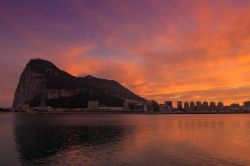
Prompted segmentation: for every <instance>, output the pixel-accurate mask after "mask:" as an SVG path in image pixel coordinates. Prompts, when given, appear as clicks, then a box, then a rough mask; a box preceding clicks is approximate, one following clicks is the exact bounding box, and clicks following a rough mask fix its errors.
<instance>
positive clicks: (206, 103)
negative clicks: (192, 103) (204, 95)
mask: <svg viewBox="0 0 250 166" xmlns="http://www.w3.org/2000/svg"><path fill="white" fill-rule="evenodd" d="M202 110H203V111H208V102H207V101H204V102H203V103H202Z"/></svg>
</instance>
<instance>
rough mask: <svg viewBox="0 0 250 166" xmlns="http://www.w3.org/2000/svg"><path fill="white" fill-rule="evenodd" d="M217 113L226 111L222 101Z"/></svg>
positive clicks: (219, 103)
mask: <svg viewBox="0 0 250 166" xmlns="http://www.w3.org/2000/svg"><path fill="white" fill-rule="evenodd" d="M217 111H218V112H221V111H224V104H223V103H222V102H221V101H220V102H218V104H217Z"/></svg>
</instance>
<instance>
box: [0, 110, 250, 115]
mask: <svg viewBox="0 0 250 166" xmlns="http://www.w3.org/2000/svg"><path fill="white" fill-rule="evenodd" d="M1 114H2V115H3V114H18V115H19V114H20V115H22V114H29V115H32V114H36V115H39V114H86V115H87V114H119V115H121V114H131V115H185V114H197V115H202V114H250V112H131V111H127V112H124V111H123V112H118V111H105V112H104V111H103V112H100V111H88V112H83V111H82V112H80V111H79V112H77V111H46V112H45V111H29V112H24V111H23V112H0V115H1Z"/></svg>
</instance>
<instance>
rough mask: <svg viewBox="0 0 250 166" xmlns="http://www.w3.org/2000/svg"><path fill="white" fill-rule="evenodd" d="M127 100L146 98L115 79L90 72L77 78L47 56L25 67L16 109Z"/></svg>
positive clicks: (32, 60) (82, 105)
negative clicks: (90, 73)
mask: <svg viewBox="0 0 250 166" xmlns="http://www.w3.org/2000/svg"><path fill="white" fill-rule="evenodd" d="M125 99H130V100H136V101H146V100H145V99H144V98H142V97H140V96H138V95H136V94H135V93H133V92H132V91H130V90H128V89H127V88H125V87H124V86H122V85H121V84H120V83H119V82H117V81H115V80H107V79H103V78H97V77H93V76H91V75H87V76H85V77H75V76H72V75H71V74H69V73H67V72H65V71H63V70H61V69H59V68H58V67H57V66H56V65H54V64H53V63H51V62H49V61H47V60H43V59H31V60H30V61H29V62H28V63H27V65H26V67H25V69H24V70H23V72H22V74H21V76H20V79H19V83H18V86H17V89H16V92H15V97H14V101H13V108H14V109H16V110H21V109H22V108H23V107H24V106H25V105H27V104H28V105H29V106H31V107H38V106H51V107H57V108H79V107H86V106H87V102H88V101H89V100H98V101H99V103H100V105H103V106H122V105H123V101H124V100H125Z"/></svg>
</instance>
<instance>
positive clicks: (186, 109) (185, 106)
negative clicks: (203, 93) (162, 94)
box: [184, 101, 189, 112]
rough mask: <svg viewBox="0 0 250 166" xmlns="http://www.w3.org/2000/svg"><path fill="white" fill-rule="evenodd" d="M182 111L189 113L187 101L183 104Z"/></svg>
mask: <svg viewBox="0 0 250 166" xmlns="http://www.w3.org/2000/svg"><path fill="white" fill-rule="evenodd" d="M184 111H186V112H187V111H189V102H187V101H185V102H184Z"/></svg>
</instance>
